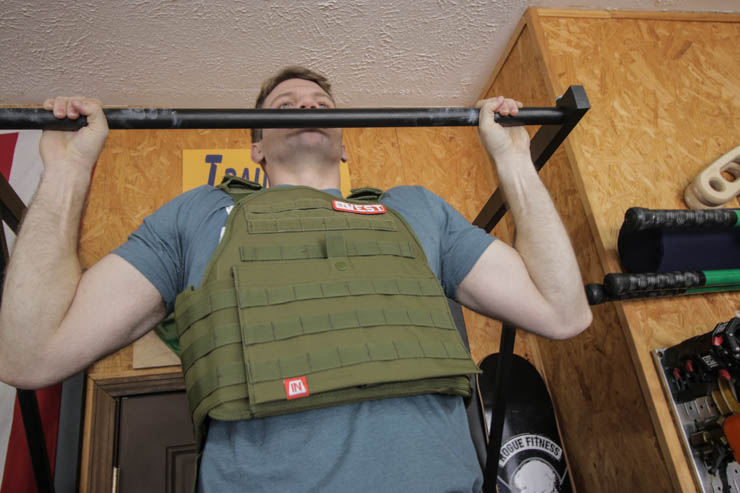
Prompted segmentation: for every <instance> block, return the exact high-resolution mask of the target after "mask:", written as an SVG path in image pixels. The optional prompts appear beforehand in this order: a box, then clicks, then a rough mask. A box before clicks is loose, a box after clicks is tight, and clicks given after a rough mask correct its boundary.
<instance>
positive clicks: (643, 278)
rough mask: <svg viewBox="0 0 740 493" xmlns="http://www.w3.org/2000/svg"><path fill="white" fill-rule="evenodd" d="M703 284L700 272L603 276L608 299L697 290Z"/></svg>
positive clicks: (704, 279)
mask: <svg viewBox="0 0 740 493" xmlns="http://www.w3.org/2000/svg"><path fill="white" fill-rule="evenodd" d="M705 283H706V276H705V275H704V273H703V272H701V271H686V272H659V273H646V274H607V275H606V276H604V290H605V291H606V293H607V294H608V295H609V296H610V297H616V296H621V295H624V294H628V293H639V292H641V291H658V290H669V291H675V290H679V289H690V288H698V287H701V286H703V285H704V284H705Z"/></svg>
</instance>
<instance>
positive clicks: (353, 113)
mask: <svg viewBox="0 0 740 493" xmlns="http://www.w3.org/2000/svg"><path fill="white" fill-rule="evenodd" d="M103 111H104V112H105V116H106V118H107V119H108V126H109V127H110V128H111V129H129V130H134V129H136V130H144V129H187V128H351V127H464V126H477V125H478V118H479V116H480V110H479V109H478V108H456V107H450V108H364V109H359V108H355V109H305V110H276V109H151V108H118V109H113V108H109V109H104V110H103ZM566 116H567V113H566V110H565V109H563V108H559V107H555V108H520V109H519V113H518V114H517V115H516V116H511V115H507V116H503V115H499V114H498V113H496V115H495V120H496V121H497V122H498V123H500V124H501V125H503V126H505V127H515V126H522V125H560V124H562V123H563V122H564V121H565V120H566ZM85 125H87V118H85V117H84V116H81V117H80V118H78V119H76V120H69V119H63V120H60V119H58V118H56V117H54V115H53V114H52V112H51V111H48V110H44V109H42V108H0V129H3V130H6V129H12V130H23V129H44V130H77V129H78V128H80V127H83V126H85Z"/></svg>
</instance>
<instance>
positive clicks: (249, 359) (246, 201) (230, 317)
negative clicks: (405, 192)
mask: <svg viewBox="0 0 740 493" xmlns="http://www.w3.org/2000/svg"><path fill="white" fill-rule="evenodd" d="M221 187H222V188H223V189H224V190H226V191H227V192H229V193H230V194H231V195H232V197H234V200H235V203H236V205H235V206H234V209H233V210H232V211H231V213H230V214H229V216H228V219H227V222H226V228H225V232H224V235H223V238H222V241H221V243H220V244H219V246H218V247H217V249H216V251H215V253H214V255H213V257H212V258H211V260H210V261H209V263H208V266H207V267H206V270H205V273H204V276H203V281H202V284H201V287H200V288H199V289H194V288H193V287H192V286H191V287H190V288H189V289H186V290H185V291H184V292H182V293H181V294H180V295H179V296H178V297H177V300H176V303H175V321H176V326H177V333H178V337H179V347H180V353H181V354H180V355H181V358H182V368H183V373H184V375H185V384H186V388H187V395H188V401H189V405H190V411H191V413H192V415H193V422H194V424H195V428H196V436H197V439H198V441H199V442H200V443H202V442H201V441H202V439H203V438H204V432H205V430H204V427H203V424H204V422H205V419H206V417H207V416H210V417H212V418H215V419H219V420H237V419H251V418H261V417H267V416H274V415H279V414H285V413H292V412H298V411H304V410H309V409H316V408H321V407H326V406H333V405H340V404H347V403H352V402H358V401H364V400H369V399H379V398H386V397H398V396H409V395H417V394H424V393H445V394H458V395H463V396H467V395H469V394H470V380H469V378H468V376H469V375H470V374H471V373H476V372H478V371H479V370H478V369H477V367H476V366H475V364H474V363H473V362H472V360H471V359H470V355H469V354H468V352H467V350H466V349H465V346H464V345H463V343H462V340H461V338H460V335H459V333H458V331H457V329H456V327H455V324H454V321H453V319H452V316H451V314H450V311H449V307H448V305H447V300H446V298H445V296H444V293H443V292H442V288H441V286H440V284H439V281H438V280H437V278H436V277H435V276H434V274H433V273H432V271H431V270H430V269H429V267H428V265H427V261H426V257H425V255H424V251H423V250H422V247H421V245H420V243H419V241H418V240H417V239H416V236H415V235H414V234H413V232H412V231H411V228H410V227H409V226H408V224H406V222H405V220H404V219H403V218H402V217H401V216H400V214H398V213H397V212H395V211H393V210H390V209H386V212H385V213H379V214H361V213H356V212H346V211H343V210H342V211H339V210H335V209H334V208H333V204H334V203H335V202H336V201H337V200H339V201H340V203H339V204H337V207H338V208H339V209H342V208H344V209H347V206H346V205H345V206H344V207H342V203H344V204H360V207H359V208H360V209H362V208H363V207H364V208H366V209H371V210H376V209H374V207H376V206H372V207H370V206H369V205H368V204H378V202H377V200H378V199H379V197H380V192H379V191H375V190H372V189H365V190H364V191H361V192H360V193H357V194H353V195H351V196H350V197H349V198H348V199H341V200H340V199H339V198H338V197H335V196H333V195H331V194H328V193H325V192H321V191H318V190H315V189H312V188H308V187H294V186H290V187H275V188H270V189H266V190H259V186H258V185H256V184H252V183H248V182H244V181H243V180H239V179H235V178H233V177H227V179H226V180H224V183H223V184H222V185H221ZM349 207H350V208H352V207H353V206H351V205H350V206H349Z"/></svg>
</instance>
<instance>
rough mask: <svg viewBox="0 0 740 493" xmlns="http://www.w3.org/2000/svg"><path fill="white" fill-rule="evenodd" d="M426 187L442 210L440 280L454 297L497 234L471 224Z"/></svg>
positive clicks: (433, 200)
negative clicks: (492, 234) (491, 233)
mask: <svg viewBox="0 0 740 493" xmlns="http://www.w3.org/2000/svg"><path fill="white" fill-rule="evenodd" d="M425 191H426V193H427V194H428V195H429V196H430V199H429V200H430V201H431V202H433V203H435V206H436V207H435V209H438V210H439V211H440V225H441V228H442V230H441V231H442V234H441V237H440V264H441V270H440V281H441V283H442V287H443V288H444V290H445V294H446V295H447V296H448V297H449V298H453V299H454V298H455V293H456V292H457V288H458V286H459V285H460V283H461V282H462V281H463V279H465V276H467V275H468V273H469V272H470V271H471V269H472V268H473V266H474V265H475V263H476V262H477V261H478V259H479V258H480V256H481V255H482V254H483V252H484V251H485V250H486V248H488V246H489V245H490V244H491V243H492V242H493V241H494V240H495V237H493V236H491V235H490V234H488V233H486V232H485V231H484V230H483V229H481V228H479V227H478V226H474V225H473V224H471V223H470V222H469V221H468V220H467V219H465V217H464V216H463V215H462V214H460V213H459V212H458V211H457V209H455V208H454V207H452V206H451V205H450V204H448V203H447V201H445V200H444V199H442V198H441V197H439V196H438V195H436V194H434V193H433V192H430V191H429V190H425Z"/></svg>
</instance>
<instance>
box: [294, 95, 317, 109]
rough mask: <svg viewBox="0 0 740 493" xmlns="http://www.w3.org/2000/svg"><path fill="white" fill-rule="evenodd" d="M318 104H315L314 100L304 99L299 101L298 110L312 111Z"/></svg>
mask: <svg viewBox="0 0 740 493" xmlns="http://www.w3.org/2000/svg"><path fill="white" fill-rule="evenodd" d="M318 107H319V103H317V102H316V100H315V99H314V98H311V97H306V98H303V99H301V100H300V102H299V105H298V108H300V109H302V110H304V109H312V108H318Z"/></svg>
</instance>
